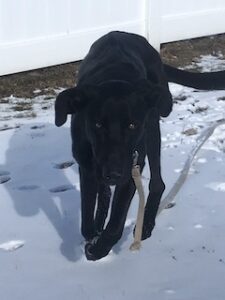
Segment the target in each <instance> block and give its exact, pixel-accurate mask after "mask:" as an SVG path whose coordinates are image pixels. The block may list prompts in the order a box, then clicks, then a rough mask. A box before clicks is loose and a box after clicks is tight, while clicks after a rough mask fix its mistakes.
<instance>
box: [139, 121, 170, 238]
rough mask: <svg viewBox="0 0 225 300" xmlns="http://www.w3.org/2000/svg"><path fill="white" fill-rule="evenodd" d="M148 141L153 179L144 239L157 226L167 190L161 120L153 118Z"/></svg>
mask: <svg viewBox="0 0 225 300" xmlns="http://www.w3.org/2000/svg"><path fill="white" fill-rule="evenodd" d="M148 129H149V130H148V135H147V137H146V139H147V141H146V143H147V156H148V161H149V167H150V171H151V180H150V183H149V195H148V199H147V203H146V207H145V216H144V224H143V232H142V239H143V240H144V239H147V238H148V237H150V236H151V233H152V230H153V228H154V226H155V218H156V214H157V211H158V207H159V203H160V199H161V197H162V194H163V192H164V190H165V184H164V182H163V180H162V177H161V167H160V149H161V136H160V127H159V120H157V119H156V120H154V119H153V120H151V123H150V124H149V128H148Z"/></svg>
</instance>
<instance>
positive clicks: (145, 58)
mask: <svg viewBox="0 0 225 300" xmlns="http://www.w3.org/2000/svg"><path fill="white" fill-rule="evenodd" d="M150 65H151V69H150V68H148V66H150ZM157 65H161V60H160V57H159V54H158V53H157V51H156V50H155V49H154V48H153V47H151V46H150V45H149V43H148V42H147V40H146V39H145V38H144V37H141V36H138V35H136V34H130V33H129V34H128V33H125V32H120V31H113V32H110V33H108V34H106V35H104V36H103V37H101V38H100V39H98V40H97V41H96V42H95V43H94V44H93V45H92V47H91V49H90V51H89V53H88V54H87V56H86V57H85V59H84V60H83V62H82V64H81V67H80V71H79V77H78V83H79V84H100V83H101V82H102V79H103V78H104V79H105V80H127V81H130V82H136V81H137V80H139V79H146V78H147V77H148V75H149V74H148V73H149V70H148V69H150V70H151V71H150V72H151V73H152V75H151V76H152V77H154V73H156V72H154V70H155V68H156V66H157ZM155 76H156V75H155ZM155 81H157V79H155Z"/></svg>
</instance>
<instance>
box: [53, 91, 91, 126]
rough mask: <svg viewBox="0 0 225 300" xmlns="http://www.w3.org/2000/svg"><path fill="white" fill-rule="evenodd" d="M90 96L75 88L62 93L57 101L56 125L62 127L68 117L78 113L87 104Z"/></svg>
mask: <svg viewBox="0 0 225 300" xmlns="http://www.w3.org/2000/svg"><path fill="white" fill-rule="evenodd" d="M87 101H88V96H87V95H86V93H85V92H84V90H83V89H81V88H78V87H74V88H70V89H67V90H65V91H63V92H61V93H60V94H59V95H58V96H57V98H56V101H55V124H56V126H58V127H59V126H62V125H63V124H64V123H65V122H66V120H67V115H69V114H74V113H76V112H77V111H78V110H79V109H81V108H82V107H84V106H85V105H86V104H87Z"/></svg>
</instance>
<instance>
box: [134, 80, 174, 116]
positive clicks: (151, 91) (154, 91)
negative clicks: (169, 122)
mask: <svg viewBox="0 0 225 300" xmlns="http://www.w3.org/2000/svg"><path fill="white" fill-rule="evenodd" d="M138 90H139V92H140V94H142V96H143V97H144V99H145V101H146V103H147V106H148V107H149V108H153V107H156V108H157V109H158V111H159V114H160V116H161V117H167V116H168V115H169V114H170V112H171V110H172V103H173V100H172V96H171V94H170V91H169V88H168V87H165V86H162V85H160V84H155V83H152V82H150V81H148V80H146V79H143V80H141V81H140V82H138Z"/></svg>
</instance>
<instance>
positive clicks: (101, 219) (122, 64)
mask: <svg viewBox="0 0 225 300" xmlns="http://www.w3.org/2000/svg"><path fill="white" fill-rule="evenodd" d="M168 81H173V82H177V83H180V84H184V85H187V86H191V87H195V88H200V89H222V88H224V86H225V71H221V72H214V73H205V74H194V73H189V72H185V71H181V70H177V69H175V68H172V67H170V66H167V65H163V64H162V62H161V59H160V56H159V54H158V52H157V51H155V50H154V49H153V48H152V47H151V46H150V45H149V43H148V42H147V40H146V39H145V38H143V37H141V36H138V35H135V34H130V33H124V32H111V33H109V34H107V35H105V36H103V37H101V38H100V39H99V40H97V41H96V42H95V43H94V44H93V45H92V47H91V49H90V51H89V53H88V55H87V56H86V58H85V59H84V60H83V62H82V64H81V67H80V71H79V78H78V83H77V86H76V87H74V88H70V89H67V90H65V91H63V92H62V93H60V94H59V95H58V97H57V99H56V103H55V112H56V119H55V122H56V125H57V126H61V125H63V124H64V123H65V122H66V119H67V115H68V114H72V122H71V134H72V151H73V156H74V158H75V159H76V160H77V162H78V164H79V172H80V186H81V211H82V224H81V231H82V234H83V236H84V238H85V239H86V241H87V244H86V246H85V253H86V257H87V259H89V260H97V259H100V258H102V257H104V256H106V255H107V254H108V253H109V251H110V250H111V249H112V247H113V245H114V244H115V243H116V242H117V241H118V240H119V239H120V237H121V235H122V233H123V228H124V223H125V220H126V216H127V212H128V209H129V206H130V203H131V200H132V198H133V195H134V193H135V185H134V182H133V179H132V177H131V168H132V163H133V154H134V151H138V153H139V157H138V164H139V165H140V167H141V170H142V169H143V167H144V162H145V157H146V155H147V157H148V161H149V164H150V171H151V180H150V183H149V191H150V192H149V195H148V199H147V203H146V207H145V216H144V225H143V235H142V239H146V238H148V237H150V236H151V232H152V230H153V228H154V226H155V217H156V213H157V210H158V206H159V203H160V199H161V196H162V193H163V191H164V189H165V185H164V182H163V180H162V178H161V172H160V128H159V118H160V116H161V117H167V116H168V115H169V113H170V112H171V110H172V96H171V94H170V91H169V88H168ZM110 185H115V186H116V187H115V192H114V196H113V202H112V209H111V215H110V219H109V222H108V224H107V225H106V226H105V220H106V217H107V214H108V208H109V202H110V197H111V191H110Z"/></svg>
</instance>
